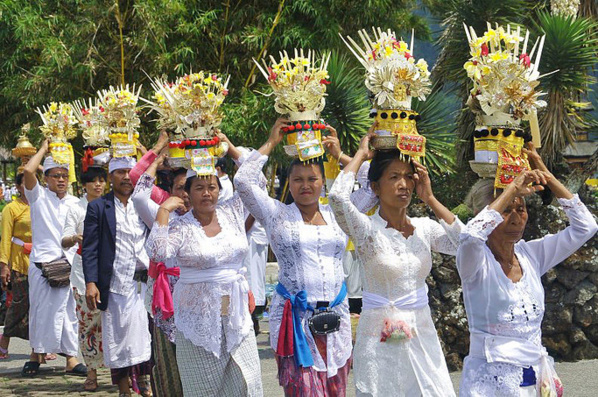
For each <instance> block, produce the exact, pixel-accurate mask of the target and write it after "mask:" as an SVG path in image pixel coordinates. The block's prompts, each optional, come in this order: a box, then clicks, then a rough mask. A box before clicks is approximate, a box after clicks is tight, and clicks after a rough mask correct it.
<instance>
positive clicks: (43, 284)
mask: <svg viewBox="0 0 598 397" xmlns="http://www.w3.org/2000/svg"><path fill="white" fill-rule="evenodd" d="M28 274H29V343H30V345H31V347H32V348H33V352H34V353H62V354H66V355H67V356H73V357H77V355H78V352H79V344H78V332H79V323H78V321H77V312H76V304H75V298H74V296H73V290H72V289H71V287H70V286H67V287H62V288H53V287H50V284H48V280H46V278H45V277H44V276H42V271H41V270H39V269H38V268H37V267H36V266H35V264H34V263H31V265H30V266H29V272H28Z"/></svg>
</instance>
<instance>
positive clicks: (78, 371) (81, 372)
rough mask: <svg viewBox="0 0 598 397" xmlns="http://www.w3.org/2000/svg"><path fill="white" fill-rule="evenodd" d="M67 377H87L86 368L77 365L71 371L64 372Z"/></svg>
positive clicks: (83, 365)
mask: <svg viewBox="0 0 598 397" xmlns="http://www.w3.org/2000/svg"><path fill="white" fill-rule="evenodd" d="M64 372H65V373H66V374H67V375H75V376H87V367H86V366H85V364H81V363H79V364H77V365H75V367H74V368H73V369H70V370H66V371H64Z"/></svg>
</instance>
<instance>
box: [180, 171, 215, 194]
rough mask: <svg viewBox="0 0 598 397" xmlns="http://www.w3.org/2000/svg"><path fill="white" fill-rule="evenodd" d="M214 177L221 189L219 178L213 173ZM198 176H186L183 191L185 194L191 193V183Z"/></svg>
mask: <svg viewBox="0 0 598 397" xmlns="http://www.w3.org/2000/svg"><path fill="white" fill-rule="evenodd" d="M214 176H215V177H216V183H218V189H220V190H222V183H220V178H218V176H216V175H214ZM196 178H198V177H197V176H190V177H189V178H187V180H186V181H185V191H186V192H187V194H190V193H191V184H193V181H194V180H195V179H196Z"/></svg>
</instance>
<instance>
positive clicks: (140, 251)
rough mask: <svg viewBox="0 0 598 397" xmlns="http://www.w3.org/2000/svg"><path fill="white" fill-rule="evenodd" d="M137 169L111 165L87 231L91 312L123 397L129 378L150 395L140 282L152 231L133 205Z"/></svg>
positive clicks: (121, 161)
mask: <svg viewBox="0 0 598 397" xmlns="http://www.w3.org/2000/svg"><path fill="white" fill-rule="evenodd" d="M134 165H135V160H134V159H132V158H129V157H120V158H113V159H112V160H111V161H110V164H109V166H108V171H109V173H110V179H111V182H112V191H111V192H110V193H108V194H106V195H105V196H102V197H100V198H98V199H96V200H94V201H92V202H90V203H89V205H88V207H87V214H86V216H85V222H84V229H83V249H82V260H83V272H84V274H85V282H86V293H85V297H86V300H87V305H88V307H89V308H90V309H91V310H93V309H95V307H96V306H97V307H98V308H99V309H100V310H102V340H103V348H104V363H105V364H106V366H107V367H109V368H111V372H112V383H113V384H116V385H118V389H119V395H120V396H121V397H122V396H129V395H130V393H131V392H130V389H129V378H130V377H131V378H132V379H133V380H134V381H135V380H137V382H133V383H134V386H135V383H137V385H138V386H139V390H140V392H141V394H142V395H144V396H151V387H150V382H149V379H148V375H149V374H150V373H151V367H150V365H149V360H150V356H151V339H150V333H149V328H148V327H149V325H148V317H147V312H146V310H145V307H144V304H143V296H141V294H140V293H139V292H138V284H137V281H141V280H142V279H143V282H145V281H146V280H147V269H148V265H149V258H148V256H147V254H146V252H145V249H144V244H145V239H146V237H147V229H146V227H145V225H144V224H143V222H142V220H141V219H140V218H139V216H138V215H137V212H136V211H135V207H134V205H133V204H132V203H131V202H129V198H130V196H131V194H132V193H133V184H132V183H131V179H130V177H129V172H130V171H131V169H132V168H133V166H134ZM143 275H145V278H144V277H143ZM142 289H143V290H144V289H145V287H143V288H142Z"/></svg>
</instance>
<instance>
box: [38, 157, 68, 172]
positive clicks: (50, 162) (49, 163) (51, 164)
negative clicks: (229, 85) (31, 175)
mask: <svg viewBox="0 0 598 397" xmlns="http://www.w3.org/2000/svg"><path fill="white" fill-rule="evenodd" d="M53 168H64V169H65V170H68V169H69V164H68V163H66V164H58V163H57V162H55V161H54V159H53V158H52V156H48V157H46V159H45V160H44V172H46V171H49V170H51V169H53Z"/></svg>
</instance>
